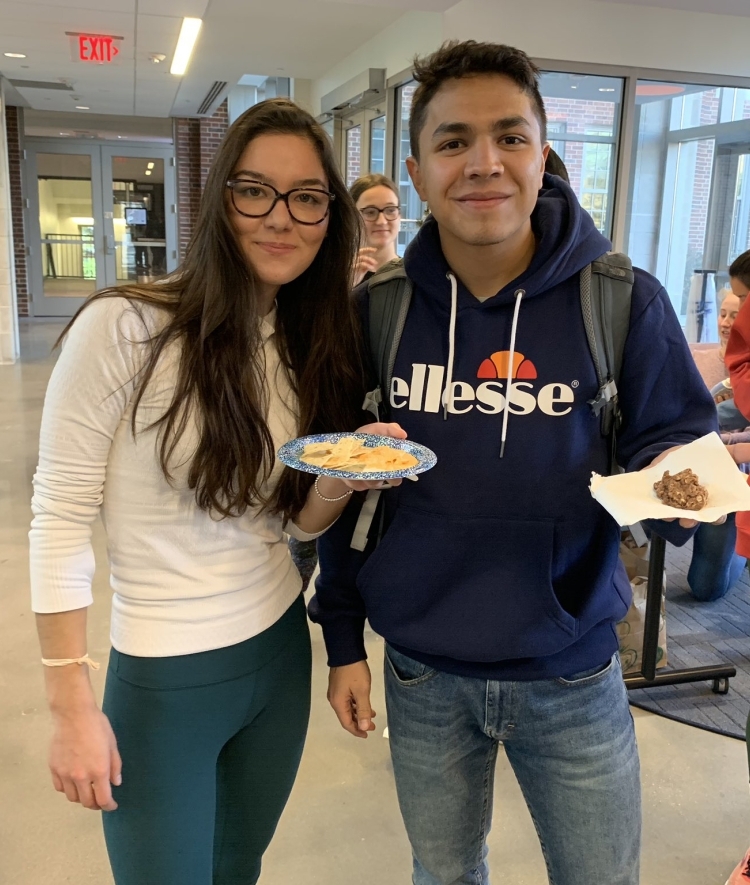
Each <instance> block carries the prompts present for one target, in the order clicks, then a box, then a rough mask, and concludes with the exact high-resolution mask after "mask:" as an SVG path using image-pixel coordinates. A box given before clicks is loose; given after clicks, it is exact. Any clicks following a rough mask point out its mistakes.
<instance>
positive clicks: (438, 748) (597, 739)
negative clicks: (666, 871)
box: [385, 646, 641, 885]
mask: <svg viewBox="0 0 750 885" xmlns="http://www.w3.org/2000/svg"><path fill="white" fill-rule="evenodd" d="M385 688H386V704H387V708H388V727H389V732H390V748H391V756H392V759H393V769H394V774H395V777H396V790H397V792H398V800H399V805H400V807H401V814H402V816H403V818H404V823H405V825H406V831H407V833H408V836H409V840H410V842H411V846H412V853H413V857H414V872H413V878H412V882H413V883H414V885H488V883H489V881H490V880H489V867H488V863H487V844H486V838H487V833H488V832H489V829H490V823H491V816H492V794H493V780H494V773H495V760H496V758H497V752H498V747H499V745H500V743H502V744H503V746H504V747H505V752H506V753H507V756H508V761H509V762H510V764H511V766H512V768H513V771H514V773H515V775H516V778H517V779H518V783H519V785H520V787H521V790H522V792H523V795H524V798H525V800H526V804H527V806H528V809H529V811H530V813H531V817H532V819H533V821H534V825H535V826H536V830H537V833H538V835H539V841H540V842H541V846H542V851H543V853H544V858H545V861H546V863H547V872H548V876H549V881H550V883H551V885H637V883H638V875H639V856H640V836H641V794H640V778H639V763H638V751H637V748H636V743H635V732H634V729H633V719H632V717H631V715H630V709H629V707H628V700H627V694H626V689H625V685H624V683H623V680H622V674H621V670H620V663H619V658H618V657H617V656H616V655H615V657H613V658H612V660H611V661H610V662H609V664H606V665H602V666H600V667H597V668H595V669H594V670H593V671H591V670H589V671H586V672H585V673H582V674H577V675H576V676H575V677H573V678H572V679H569V680H564V679H549V680H540V681H537V682H497V681H487V680H484V679H473V678H470V677H464V676H454V675H451V674H448V673H443V672H440V671H437V670H432V669H430V668H429V667H427V666H425V665H424V664H420V663H419V662H417V661H415V660H413V659H412V658H409V657H406V656H405V655H402V654H400V653H399V652H397V651H395V650H394V649H392V648H390V646H386V660H385Z"/></svg>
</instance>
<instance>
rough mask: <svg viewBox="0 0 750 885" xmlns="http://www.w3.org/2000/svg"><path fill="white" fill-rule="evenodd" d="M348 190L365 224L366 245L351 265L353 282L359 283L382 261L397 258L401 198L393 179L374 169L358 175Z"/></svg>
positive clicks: (386, 262) (372, 272) (368, 276)
mask: <svg viewBox="0 0 750 885" xmlns="http://www.w3.org/2000/svg"><path fill="white" fill-rule="evenodd" d="M349 193H350V194H351V195H352V199H353V200H354V203H355V205H356V207H357V209H359V214H360V215H361V216H362V222H363V224H364V241H365V245H364V246H362V248H361V249H360V250H359V255H358V256H357V260H356V262H355V265H354V285H355V286H358V285H359V284H360V283H361V282H362V281H363V280H367V279H369V278H370V277H371V276H372V275H373V274H374V273H375V271H376V270H378V269H379V268H381V267H383V265H384V264H388V262H389V261H393V259H394V258H398V252H397V251H396V244H397V242H398V235H399V232H400V231H401V199H400V197H399V194H398V187H397V186H396V183H395V182H394V181H392V180H391V179H390V178H388V176H387V175H378V174H376V173H373V174H371V175H364V176H362V178H358V179H357V180H356V181H355V182H354V184H353V185H352V186H351V187H350V188H349Z"/></svg>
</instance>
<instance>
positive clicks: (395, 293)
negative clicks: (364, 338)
mask: <svg viewBox="0 0 750 885" xmlns="http://www.w3.org/2000/svg"><path fill="white" fill-rule="evenodd" d="M367 291H368V295H369V321H370V323H369V324H370V354H371V356H372V360H373V364H374V368H375V373H376V377H377V382H378V386H377V387H376V388H375V390H373V391H371V392H370V393H368V395H367V399H366V400H365V408H369V409H370V411H373V409H372V404H373V403H374V404H375V405H376V406H379V405H380V404H381V403H382V402H383V401H384V400H385V399H386V398H387V396H388V392H389V391H390V389H391V378H392V377H393V367H394V365H395V363H396V354H397V352H398V345H399V343H400V341H401V334H402V332H403V331H404V324H405V323H406V315H407V313H408V312H409V305H410V304H411V295H412V284H411V280H410V279H409V278H408V277H407V276H406V269H405V268H404V262H403V261H402V259H400V258H394V260H393V261H389V262H388V264H386V265H384V266H383V267H381V268H380V270H378V271H377V273H375V274H373V276H371V277H370V280H369V282H368V284H367ZM376 414H377V413H376Z"/></svg>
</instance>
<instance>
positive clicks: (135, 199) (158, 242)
mask: <svg viewBox="0 0 750 885" xmlns="http://www.w3.org/2000/svg"><path fill="white" fill-rule="evenodd" d="M171 157H172V151H171V149H169V148H146V147H144V148H130V149H128V150H127V151H123V150H122V149H120V148H110V147H106V148H102V159H103V162H102V169H103V173H104V194H105V202H106V212H105V219H104V222H105V232H106V245H105V252H106V255H105V261H106V272H107V279H108V280H111V283H110V285H122V284H123V283H149V282H153V281H154V280H156V279H158V278H159V277H162V276H164V274H166V273H169V272H170V271H172V270H174V268H175V267H176V265H177V243H176V224H175V218H176V216H175V212H174V208H175V202H176V201H175V181H174V174H173V173H174V169H173V167H172V166H171Z"/></svg>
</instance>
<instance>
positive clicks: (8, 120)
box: [5, 105, 29, 317]
mask: <svg viewBox="0 0 750 885" xmlns="http://www.w3.org/2000/svg"><path fill="white" fill-rule="evenodd" d="M5 131H6V136H7V142H8V171H9V173H10V210H11V222H12V227H13V258H14V261H15V268H16V297H17V299H18V315H19V316H22V317H26V316H28V315H29V280H28V275H27V268H26V236H25V232H24V226H23V199H24V195H23V178H22V175H21V163H22V160H23V147H22V144H23V108H16V107H10V106H8V105H6V107H5Z"/></svg>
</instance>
